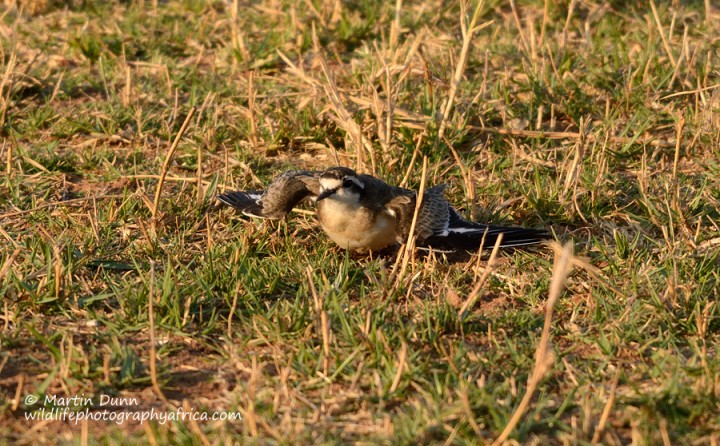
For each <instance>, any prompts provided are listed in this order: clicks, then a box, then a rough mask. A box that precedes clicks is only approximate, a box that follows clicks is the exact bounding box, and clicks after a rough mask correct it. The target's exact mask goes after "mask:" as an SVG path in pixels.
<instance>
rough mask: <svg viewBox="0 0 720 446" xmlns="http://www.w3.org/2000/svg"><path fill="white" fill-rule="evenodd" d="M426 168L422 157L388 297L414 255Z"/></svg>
mask: <svg viewBox="0 0 720 446" xmlns="http://www.w3.org/2000/svg"><path fill="white" fill-rule="evenodd" d="M427 167H428V158H427V156H423V167H422V175H421V177H420V189H419V190H418V192H417V195H416V197H417V198H416V200H415V211H414V213H413V219H412V223H411V224H410V232H409V233H408V238H407V242H406V243H405V244H404V245H403V247H402V249H401V250H400V251H399V252H398V254H397V258H396V259H395V264H394V265H393V269H392V272H391V273H390V277H393V276H394V277H395V282H394V284H393V286H392V287H391V288H390V292H389V293H388V295H389V296H390V295H392V294H393V293H394V292H395V291H396V290H397V289H398V287H399V286H400V282H401V281H402V279H403V278H404V277H405V271H406V270H407V267H408V264H409V263H410V259H412V258H413V256H414V255H415V238H416V237H415V227H416V226H417V218H418V215H419V213H420V207H421V206H422V200H423V196H424V194H425V184H426V182H427ZM398 265H402V266H401V267H400V271H399V272H397V275H396V276H395V273H396V271H397V269H398Z"/></svg>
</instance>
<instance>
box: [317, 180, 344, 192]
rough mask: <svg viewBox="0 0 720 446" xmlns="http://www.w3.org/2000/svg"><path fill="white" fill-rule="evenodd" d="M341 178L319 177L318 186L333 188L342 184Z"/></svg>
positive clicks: (326, 188) (324, 188)
mask: <svg viewBox="0 0 720 446" xmlns="http://www.w3.org/2000/svg"><path fill="white" fill-rule="evenodd" d="M342 183H343V182H342V180H338V179H336V178H320V187H321V188H322V189H323V190H330V189H335V188H338V187H340V186H342Z"/></svg>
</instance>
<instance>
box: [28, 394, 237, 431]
mask: <svg viewBox="0 0 720 446" xmlns="http://www.w3.org/2000/svg"><path fill="white" fill-rule="evenodd" d="M24 402H25V419H26V420H28V421H46V420H56V421H64V422H70V423H75V424H78V423H79V422H81V421H84V420H86V421H110V422H113V423H116V424H124V423H125V422H136V423H140V424H143V423H145V422H146V421H155V422H157V423H159V424H165V423H167V422H168V421H170V422H172V421H240V420H242V416H241V414H240V413H239V412H227V411H203V410H199V409H196V408H194V407H190V408H184V407H178V408H176V409H170V410H158V409H156V408H154V407H151V408H140V407H141V405H140V404H139V401H138V398H127V397H115V396H110V395H99V396H97V397H96V398H90V397H86V396H85V395H75V396H69V397H60V396H57V395H40V396H37V395H34V394H30V395H27V396H26V397H25V400H24Z"/></svg>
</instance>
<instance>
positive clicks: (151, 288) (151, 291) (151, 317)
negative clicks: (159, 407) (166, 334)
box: [148, 260, 170, 405]
mask: <svg viewBox="0 0 720 446" xmlns="http://www.w3.org/2000/svg"><path fill="white" fill-rule="evenodd" d="M154 300H155V262H154V261H152V260H151V261H150V283H149V284H148V330H150V359H149V362H150V382H151V383H152V388H153V390H154V391H155V394H156V395H157V396H158V398H160V399H161V400H162V401H163V402H164V403H165V404H167V405H170V402H169V401H168V400H167V398H165V394H164V393H163V391H162V389H161V388H160V384H159V382H158V377H157V357H156V354H157V352H156V351H155V311H154V309H153V301H154Z"/></svg>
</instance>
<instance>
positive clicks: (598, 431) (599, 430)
mask: <svg viewBox="0 0 720 446" xmlns="http://www.w3.org/2000/svg"><path fill="white" fill-rule="evenodd" d="M621 373H622V368H620V367H618V368H617V370H616V371H615V375H614V376H613V380H612V383H611V384H610V395H609V396H608V400H607V402H606V403H605V407H604V408H603V412H602V415H600V421H598V425H597V427H596V428H595V433H594V434H593V437H592V443H597V442H599V441H600V436H601V435H602V434H603V431H604V430H605V425H606V424H607V421H608V419H609V418H610V411H611V410H612V407H613V404H615V393H616V391H617V386H618V381H619V380H620V374H621Z"/></svg>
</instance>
